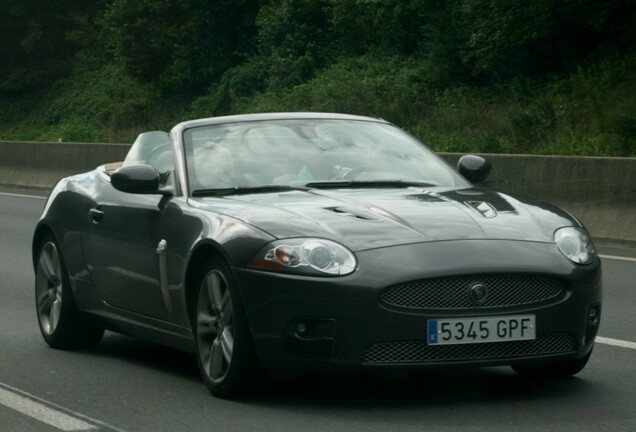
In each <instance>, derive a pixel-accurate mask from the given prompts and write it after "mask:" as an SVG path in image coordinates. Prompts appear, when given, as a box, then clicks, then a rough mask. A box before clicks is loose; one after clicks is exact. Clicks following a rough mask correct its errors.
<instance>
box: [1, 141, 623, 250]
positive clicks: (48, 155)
mask: <svg viewBox="0 0 636 432" xmlns="http://www.w3.org/2000/svg"><path fill="white" fill-rule="evenodd" d="M129 148H130V145H129V144H88V143H87V144H81V143H35V142H6V141H4V142H3V141H0V185H4V186H11V187H28V188H37V189H45V190H46V189H50V188H51V187H52V186H53V185H54V184H55V183H56V182H57V180H58V179H60V178H62V177H64V176H67V175H69V174H74V173H79V172H84V171H88V170H91V169H93V168H95V167H97V166H98V165H101V164H104V163H108V162H116V161H121V160H123V159H124V157H125V156H126V153H127V152H128V149H129ZM440 156H442V157H443V158H444V159H445V160H446V161H448V162H449V163H450V164H451V165H453V166H455V165H456V164H457V160H458V159H459V158H460V156H461V155H459V154H454V153H441V154H440ZM482 156H484V157H486V158H488V159H489V160H490V162H491V163H492V165H493V170H492V173H491V175H490V177H489V179H488V180H487V181H486V182H484V184H483V186H485V187H490V188H493V189H497V190H501V191H503V192H507V193H513V194H518V195H523V196H527V197H530V198H536V199H539V200H544V201H548V202H552V203H555V204H557V205H559V206H561V207H563V208H564V209H566V210H568V211H570V212H571V213H572V214H574V215H576V216H577V217H578V218H579V219H580V220H581V221H582V222H583V223H584V224H585V225H586V226H587V227H588V228H589V229H590V231H591V232H592V234H593V235H594V237H595V238H596V239H597V241H602V242H612V243H622V244H627V245H629V246H636V158H600V157H567V156H535V155H500V154H483V155H482Z"/></svg>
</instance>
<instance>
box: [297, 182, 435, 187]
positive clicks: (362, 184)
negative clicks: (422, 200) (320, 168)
mask: <svg viewBox="0 0 636 432" xmlns="http://www.w3.org/2000/svg"><path fill="white" fill-rule="evenodd" d="M304 186H305V187H307V188H315V189H340V188H391V187H412V186H415V187H431V186H437V185H435V184H432V183H426V182H418V181H410V180H331V181H317V182H309V183H305V185H304Z"/></svg>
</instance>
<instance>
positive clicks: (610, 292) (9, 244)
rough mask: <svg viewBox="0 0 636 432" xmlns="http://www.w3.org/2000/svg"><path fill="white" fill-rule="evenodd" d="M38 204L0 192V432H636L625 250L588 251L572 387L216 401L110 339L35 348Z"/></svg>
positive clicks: (149, 355) (295, 390)
mask: <svg viewBox="0 0 636 432" xmlns="http://www.w3.org/2000/svg"><path fill="white" fill-rule="evenodd" d="M43 205H44V200H43V199H41V198H40V199H38V198H32V197H31V198H30V197H22V196H15V195H7V194H3V193H0V299H1V301H0V329H2V331H1V332H0V432H13V431H34V432H48V431H59V430H98V431H126V432H135V431H152V432H160V431H166V432H168V431H169V432H180V431H210V430H213V431H259V432H261V431H294V432H296V431H449V432H454V431H466V432H469V431H470V432H475V431H488V432H492V431H594V432H597V431H599V430H602V431H604V432H605V431H607V432H610V431H636V314H634V310H636V289H635V288H636V287H635V286H634V279H635V276H636V250H633V249H626V248H609V247H602V246H600V247H599V248H598V249H599V251H600V252H601V253H602V254H603V256H604V258H603V261H604V262H603V265H604V286H605V293H604V304H603V318H602V324H601V331H600V336H601V337H603V338H604V339H602V341H603V342H604V343H597V345H596V347H595V351H594V354H593V356H592V359H591V360H590V363H589V364H588V366H587V368H586V369H585V370H584V371H583V372H581V373H580V374H579V375H578V376H577V377H575V378H571V379H567V380H564V381H560V382H548V383H539V382H525V381H522V380H520V379H518V378H517V377H516V375H515V374H514V373H513V372H512V370H511V369H509V368H485V369H477V370H471V371H457V370H441V371H440V370H436V371H434V372H431V373H429V374H423V375H421V376H418V377H416V378H413V377H399V376H397V377H367V376H358V375H345V376H304V377H295V378H290V377H288V378H284V379H279V380H276V381H274V382H273V383H271V384H270V385H269V387H268V388H267V389H265V390H264V391H263V392H262V394H261V395H260V396H258V397H256V398H253V399H251V400H248V401H243V402H228V401H223V400H219V399H215V398H213V397H212V396H210V395H209V393H208V392H207V390H206V389H205V388H204V386H203V385H202V384H201V382H200V381H199V376H198V371H197V367H196V363H195V359H194V356H192V355H189V354H185V353H181V352H178V351H174V350H171V349H167V348H163V347H160V346H156V345H152V344H148V343H145V342H139V341H136V340H134V339H130V338H127V337H124V336H119V335H116V334H113V333H107V334H106V336H105V338H104V340H103V342H102V343H101V344H100V345H99V346H98V347H97V348H96V349H92V350H87V351H80V352H65V351H59V350H54V349H51V348H48V347H47V345H46V344H45V343H44V341H43V340H42V338H41V336H40V334H39V330H38V327H37V319H36V315H35V308H34V298H33V271H32V267H31V260H30V240H31V235H32V231H33V227H34V225H35V222H36V220H37V218H38V216H39V214H40V212H41V210H42V207H43ZM608 343H615V344H618V345H622V346H617V345H610V344H608Z"/></svg>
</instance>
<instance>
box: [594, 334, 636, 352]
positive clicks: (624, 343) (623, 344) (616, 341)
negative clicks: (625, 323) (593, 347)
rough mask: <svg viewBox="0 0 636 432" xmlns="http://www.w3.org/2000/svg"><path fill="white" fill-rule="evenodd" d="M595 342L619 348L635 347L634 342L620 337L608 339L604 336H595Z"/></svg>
mask: <svg viewBox="0 0 636 432" xmlns="http://www.w3.org/2000/svg"><path fill="white" fill-rule="evenodd" d="M596 342H598V343H602V344H605V345H613V346H617V347H621V348H630V349H636V342H629V341H624V340H620V339H610V338H606V337H601V336H596Z"/></svg>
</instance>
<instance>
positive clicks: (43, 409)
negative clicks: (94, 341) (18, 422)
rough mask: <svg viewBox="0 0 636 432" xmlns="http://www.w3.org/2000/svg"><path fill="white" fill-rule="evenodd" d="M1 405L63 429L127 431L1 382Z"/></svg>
mask: <svg viewBox="0 0 636 432" xmlns="http://www.w3.org/2000/svg"><path fill="white" fill-rule="evenodd" d="M0 405H4V406H6V407H8V408H11V409H13V410H15V411H18V412H20V413H22V414H24V415H27V416H29V417H31V418H33V419H35V420H38V421H41V422H43V423H46V424H48V425H49V426H53V427H54V428H56V429H60V430H63V431H71V432H73V431H98V430H110V431H114V432H125V431H124V430H122V429H118V428H116V427H114V426H111V425H109V424H106V423H104V422H101V421H99V420H95V419H93V418H90V417H88V416H85V415H83V414H80V413H77V412H74V411H71V410H69V409H66V408H64V407H61V406H59V405H57V404H54V403H53V402H49V401H47V400H45V399H42V398H39V397H37V396H35V395H32V394H31V393H28V392H25V391H23V390H20V389H17V388H15V387H11V386H10V385H7V384H4V383H1V382H0Z"/></svg>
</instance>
